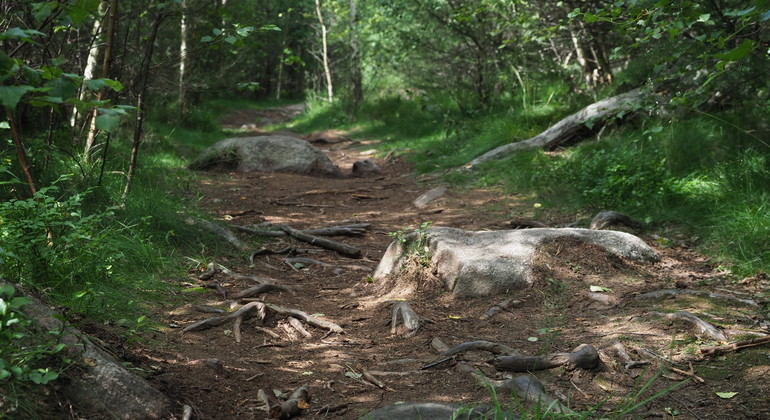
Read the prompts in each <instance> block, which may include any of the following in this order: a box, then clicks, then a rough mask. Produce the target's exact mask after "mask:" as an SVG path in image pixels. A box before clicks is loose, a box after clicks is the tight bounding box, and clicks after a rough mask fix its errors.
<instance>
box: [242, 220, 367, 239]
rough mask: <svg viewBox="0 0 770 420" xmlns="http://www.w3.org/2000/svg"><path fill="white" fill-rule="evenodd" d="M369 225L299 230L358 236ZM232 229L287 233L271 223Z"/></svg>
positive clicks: (255, 233)
mask: <svg viewBox="0 0 770 420" xmlns="http://www.w3.org/2000/svg"><path fill="white" fill-rule="evenodd" d="M371 226H372V225H371V223H354V224H349V225H341V226H329V227H323V228H318V229H305V230H301V231H300V232H303V233H306V234H308V235H313V236H359V235H363V234H364V233H366V231H367V230H368V229H369V228H370V227H371ZM233 229H236V230H239V231H241V232H246V233H251V234H253V235H258V236H266V237H281V236H286V235H288V233H287V232H285V231H283V230H281V228H280V226H277V225H272V224H270V225H260V226H256V227H248V226H233Z"/></svg>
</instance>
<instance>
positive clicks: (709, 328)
mask: <svg viewBox="0 0 770 420" xmlns="http://www.w3.org/2000/svg"><path fill="white" fill-rule="evenodd" d="M649 314H650V315H656V316H660V317H662V318H666V319H669V320H672V321H684V322H686V323H688V324H690V325H691V326H692V327H694V328H695V330H696V333H697V334H701V335H705V336H707V337H709V338H711V339H712V340H717V341H727V337H725V335H724V334H723V333H722V331H719V330H718V329H717V328H716V327H715V326H713V325H711V324H709V323H708V322H706V321H704V320H702V319H700V318H698V317H697V316H695V315H693V314H691V313H689V312H687V311H679V312H674V313H670V314H665V313H662V312H650V313H649Z"/></svg>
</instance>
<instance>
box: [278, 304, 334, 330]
mask: <svg viewBox="0 0 770 420" xmlns="http://www.w3.org/2000/svg"><path fill="white" fill-rule="evenodd" d="M266 305H267V307H268V308H270V309H272V310H273V311H275V312H277V313H278V314H279V315H284V316H293V317H294V318H298V319H301V320H303V321H305V322H306V323H308V324H310V325H312V326H314V327H318V328H323V329H325V330H329V331H330V332H333V333H338V334H339V333H342V332H343V331H344V330H343V329H342V327H340V326H339V325H337V324H335V323H333V322H331V321H327V320H325V319H321V318H317V317H314V316H312V315H308V314H306V313H305V312H302V311H300V310H299V309H291V308H284V307H282V306H277V305H270V304H266Z"/></svg>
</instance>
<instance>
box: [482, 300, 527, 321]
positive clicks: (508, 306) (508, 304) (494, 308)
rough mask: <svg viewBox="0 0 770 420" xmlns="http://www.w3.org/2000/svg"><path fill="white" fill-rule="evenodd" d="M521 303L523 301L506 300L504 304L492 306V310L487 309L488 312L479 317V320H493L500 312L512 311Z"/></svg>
mask: <svg viewBox="0 0 770 420" xmlns="http://www.w3.org/2000/svg"><path fill="white" fill-rule="evenodd" d="M520 303H521V301H519V300H516V299H506V300H504V301H502V302H500V303H498V304H496V305H494V306H492V307H491V308H489V309H487V311H486V312H484V314H483V315H481V316H480V317H479V319H481V320H486V319H489V318H492V317H493V316H495V315H497V314H499V313H500V312H502V311H508V310H509V309H511V308H512V307H514V306H516V305H518V304H520Z"/></svg>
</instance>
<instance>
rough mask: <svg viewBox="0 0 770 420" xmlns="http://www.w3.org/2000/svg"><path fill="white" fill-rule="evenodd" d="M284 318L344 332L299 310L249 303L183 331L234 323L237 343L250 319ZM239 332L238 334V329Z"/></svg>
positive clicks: (328, 322) (261, 303) (329, 322)
mask: <svg viewBox="0 0 770 420" xmlns="http://www.w3.org/2000/svg"><path fill="white" fill-rule="evenodd" d="M273 313H274V314H275V315H278V316H283V317H290V316H291V317H294V318H298V319H301V320H303V321H305V322H306V323H308V324H310V325H312V326H314V327H318V328H323V329H326V330H329V331H330V332H335V333H341V332H343V329H342V327H340V326H339V325H337V324H335V323H333V322H331V321H326V320H324V319H320V318H316V317H314V316H312V315H308V314H306V313H305V312H302V311H300V310H298V309H291V308H283V307H281V306H277V305H270V304H266V303H263V302H249V303H247V304H245V305H243V306H242V307H241V308H240V309H238V310H237V311H235V312H233V313H230V314H227V315H223V316H215V317H211V318H207V319H204V320H202V321H198V322H196V323H193V324H190V325H188V326H186V327H185V328H183V329H182V332H183V333H185V332H191V331H202V330H206V329H209V328H214V327H218V326H220V325H223V324H226V323H227V322H230V321H233V322H234V323H235V325H234V331H233V332H234V335H236V334H237V336H236V341H240V340H239V338H240V324H241V323H242V322H243V321H246V320H248V319H251V318H253V317H255V316H257V317H258V318H259V319H260V321H262V322H264V321H265V319H266V318H267V317H268V316H270V315H272V314H273ZM235 327H238V328H237V330H238V332H237V333H236V331H235V330H236V328H235Z"/></svg>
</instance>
